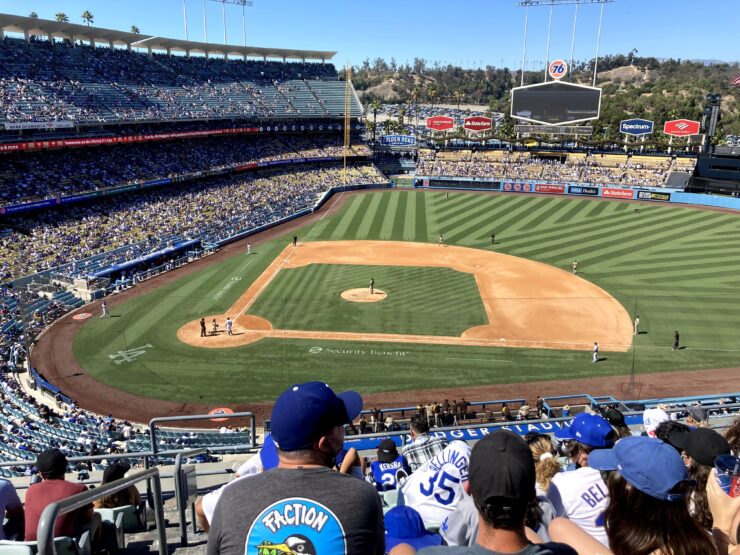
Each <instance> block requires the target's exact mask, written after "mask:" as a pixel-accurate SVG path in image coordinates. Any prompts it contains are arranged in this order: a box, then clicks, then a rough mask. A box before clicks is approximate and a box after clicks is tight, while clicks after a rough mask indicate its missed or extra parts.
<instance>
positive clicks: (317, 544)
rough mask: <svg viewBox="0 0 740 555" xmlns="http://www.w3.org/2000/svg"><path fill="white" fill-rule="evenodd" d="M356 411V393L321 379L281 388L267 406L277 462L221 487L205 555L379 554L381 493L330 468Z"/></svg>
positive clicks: (382, 547) (381, 542) (382, 538)
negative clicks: (339, 390) (337, 389)
mask: <svg viewBox="0 0 740 555" xmlns="http://www.w3.org/2000/svg"><path fill="white" fill-rule="evenodd" d="M361 410H362V397H360V395H359V394H358V393H355V392H354V391H347V392H344V393H341V394H339V395H337V394H335V393H334V391H332V389H331V388H330V387H329V386H328V385H326V384H325V383H322V382H308V383H303V384H297V385H294V386H292V387H290V388H288V389H287V390H286V391H284V392H283V393H282V394H281V395H280V397H279V398H278V400H277V401H276V403H275V406H274V407H273V409H272V421H271V432H272V439H273V441H274V442H275V445H276V446H277V454H278V460H279V463H278V466H277V468H274V469H272V470H270V471H269V472H263V473H262V474H258V475H256V476H253V477H251V478H249V479H248V480H239V481H238V482H234V483H233V484H232V485H230V486H229V487H228V488H226V489H225V490H224V492H223V494H222V496H221V499H220V500H219V502H218V504H217V505H216V509H215V511H214V514H213V520H212V522H211V530H210V532H209V535H208V555H219V554H224V555H245V554H248V555H252V554H256V555H264V554H268V553H304V554H306V555H319V554H323V553H332V554H348V553H352V554H355V553H356V554H360V555H362V554H377V555H380V554H382V553H384V551H385V531H384V527H383V510H382V506H381V501H380V497H379V496H378V494H377V492H376V491H375V488H374V487H373V486H372V485H371V484H369V483H367V482H363V481H362V480H357V479H355V478H353V477H351V476H347V475H345V474H341V473H339V472H332V471H331V467H332V466H333V464H334V459H335V457H336V455H337V453H339V451H340V450H341V449H342V445H343V443H344V425H345V424H349V423H350V422H352V420H353V419H354V418H356V417H357V416H358V415H359V414H360V411H361Z"/></svg>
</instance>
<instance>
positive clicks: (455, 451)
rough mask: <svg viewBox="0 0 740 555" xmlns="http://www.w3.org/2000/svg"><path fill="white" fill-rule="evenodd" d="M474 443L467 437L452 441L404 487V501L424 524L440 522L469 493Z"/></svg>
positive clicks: (407, 481) (415, 473)
mask: <svg viewBox="0 0 740 555" xmlns="http://www.w3.org/2000/svg"><path fill="white" fill-rule="evenodd" d="M470 452H471V447H470V446H469V445H468V444H467V443H465V442H463V441H453V442H451V443H450V444H449V445H448V446H447V447H445V449H444V450H443V451H441V452H440V453H437V454H436V455H435V456H434V457H432V458H431V459H429V460H428V461H427V462H425V463H424V464H423V465H422V466H421V467H420V468H419V469H418V470H416V471H415V472H414V473H413V474H412V475H411V476H410V477H409V479H408V480H406V483H405V484H404V485H403V487H402V488H401V492H402V494H403V498H404V504H405V505H408V506H409V507H412V508H414V509H416V510H417V511H418V512H419V514H420V515H421V518H422V519H423V520H424V524H425V525H427V526H429V525H432V524H436V525H439V524H441V523H442V522H444V520H445V519H446V518H447V516H448V515H449V514H450V513H451V512H452V511H453V510H455V506H456V505H457V503H458V502H459V501H460V500H461V499H462V498H463V497H464V496H465V491H464V490H463V482H466V481H467V480H468V464H469V462H470Z"/></svg>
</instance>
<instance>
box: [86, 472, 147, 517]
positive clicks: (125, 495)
mask: <svg viewBox="0 0 740 555" xmlns="http://www.w3.org/2000/svg"><path fill="white" fill-rule="evenodd" d="M129 470H131V465H130V464H128V463H127V462H114V463H113V464H111V465H109V466H108V468H106V469H105V470H104V471H103V482H102V483H103V484H109V483H111V482H115V481H116V480H120V479H121V478H123V477H124V476H125V475H126V472H128V471H129ZM140 503H141V495H139V490H138V489H136V486H134V485H131V486H129V487H128V488H126V489H124V490H121V491H118V492H116V493H113V494H111V495H108V496H106V497H102V498H100V499H97V500H96V501H94V502H93V505H94V506H95V508H101V509H114V508H116V507H125V506H127V505H133V506H134V507H138V506H139V504H140Z"/></svg>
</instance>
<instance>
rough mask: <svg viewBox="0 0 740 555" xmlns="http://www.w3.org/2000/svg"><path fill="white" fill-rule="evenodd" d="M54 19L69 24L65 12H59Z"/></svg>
mask: <svg viewBox="0 0 740 555" xmlns="http://www.w3.org/2000/svg"><path fill="white" fill-rule="evenodd" d="M54 19H56V20H57V21H59V22H61V23H69V18H68V17H67V14H66V13H64V12H57V13H56V14H54Z"/></svg>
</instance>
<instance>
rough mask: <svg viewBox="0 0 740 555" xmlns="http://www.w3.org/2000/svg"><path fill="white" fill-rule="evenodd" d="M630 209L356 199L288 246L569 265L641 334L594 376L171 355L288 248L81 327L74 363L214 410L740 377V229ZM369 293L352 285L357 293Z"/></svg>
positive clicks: (448, 364) (411, 350)
mask: <svg viewBox="0 0 740 555" xmlns="http://www.w3.org/2000/svg"><path fill="white" fill-rule="evenodd" d="M635 206H636V205H635V204H633V203H626V202H608V201H593V200H586V199H578V198H566V197H531V196H526V195H471V194H465V193H450V195H449V198H448V199H446V198H445V193H443V192H424V193H421V192H413V191H388V192H382V193H370V194H365V195H356V196H352V197H350V198H349V199H348V202H347V203H346V204H345V205H344V206H343V208H342V209H341V210H340V211H339V212H337V213H336V214H335V215H333V216H331V217H326V218H324V219H323V220H321V221H319V222H317V223H316V224H314V225H312V226H308V227H306V228H304V229H302V230H300V231H299V232H298V235H299V237H300V239H301V240H302V241H318V240H322V241H324V240H340V239H341V240H347V239H350V240H351V239H387V240H409V241H419V242H433V243H434V242H436V241H437V237H438V235H439V233H443V234H444V236H445V240H446V242H447V243H448V244H455V245H460V246H465V247H473V248H480V249H485V250H490V249H494V250H496V251H498V252H503V253H507V254H512V255H516V256H521V257H525V258H530V259H533V260H538V261H541V262H545V263H547V264H552V265H555V266H558V267H560V268H564V269H569V268H570V264H571V262H572V261H573V259H578V261H579V270H582V272H583V274H582V275H583V277H584V278H585V279H588V280H591V281H593V282H594V283H596V284H598V285H599V286H601V287H603V288H604V289H605V290H607V291H609V292H610V293H611V294H612V295H614V296H615V297H616V298H617V299H618V300H619V301H620V302H622V304H623V305H624V306H625V308H626V309H627V311H628V312H629V313H630V314H634V313H635V311H637V312H638V313H639V314H640V319H641V329H643V330H644V331H646V332H647V333H645V334H642V335H640V336H638V337H637V338H636V339H635V345H634V350H633V351H630V352H627V353H604V356H605V357H606V359H607V360H605V361H604V362H603V363H600V364H599V365H598V366H597V367H594V365H592V364H591V363H590V353H584V352H573V351H553V350H531V349H504V348H477V347H454V346H429V345H402V344H379V343H356V342H352V343H351V344H347V343H343V342H326V341H321V342H315V341H304V340H282V339H265V340H262V341H260V342H258V343H255V344H253V345H248V346H244V347H239V348H230V349H223V350H219V351H213V350H210V349H197V348H194V347H189V346H186V345H183V344H181V343H180V342H179V341H178V340H177V338H176V336H175V333H176V331H177V329H178V328H179V327H180V326H181V325H182V324H183V323H185V322H187V321H190V320H193V319H195V318H199V317H200V316H201V315H203V314H211V313H223V312H224V311H225V310H226V309H227V308H228V307H230V306H231V305H232V304H233V303H234V301H235V300H236V299H237V298H238V297H239V296H240V295H241V294H242V293H243V292H244V290H245V289H246V287H247V286H248V285H249V283H251V282H252V281H253V280H254V279H255V278H256V277H257V276H258V275H259V274H260V273H261V272H262V271H263V270H264V269H265V268H266V267H267V265H269V264H270V262H271V261H272V260H273V259H274V258H275V257H276V256H277V254H278V253H279V252H280V251H281V250H282V249H283V248H284V247H285V245H286V244H287V243H288V241H289V238H288V237H281V238H279V239H277V240H275V241H273V242H271V243H268V244H266V245H260V248H259V249H258V252H257V254H255V255H252V256H246V254H245V255H239V256H236V257H234V258H232V259H230V260H229V261H227V262H224V263H222V264H219V265H218V266H214V267H209V268H206V269H204V270H201V271H199V272H197V273H195V274H193V275H191V276H188V277H186V278H182V279H180V280H178V281H176V282H173V283H171V284H169V285H167V286H165V287H162V288H159V289H157V290H156V291H154V292H151V293H149V294H147V295H143V296H141V297H138V298H135V299H132V300H130V301H128V302H127V303H125V304H124V305H123V306H121V307H120V308H119V307H116V309H115V310H114V311H113V312H114V315H116V316H120V317H118V318H110V319H97V318H95V319H91V321H89V322H88V323H87V324H86V325H85V326H84V327H83V329H82V331H81V332H80V333H79V334H78V336H77V337H76V338H75V342H74V350H75V354H76V355H77V357H78V358H79V360H80V362H81V363H82V365H83V367H84V368H85V369H86V371H88V372H89V373H90V374H92V375H93V376H95V377H96V378H98V379H100V380H102V381H104V382H106V383H109V384H110V385H113V386H116V387H119V388H122V389H125V390H127V391H131V392H134V393H137V394H141V395H147V396H151V397H155V398H165V399H171V400H180V401H189V400H199V401H201V402H206V403H219V404H223V403H230V402H231V403H233V402H248V401H257V400H265V399H266V400H271V399H274V397H275V395H276V394H277V393H278V392H279V391H280V390H281V389H283V388H284V387H285V386H286V385H289V384H290V383H293V382H296V381H301V380H305V379H309V378H310V379H323V380H326V381H328V382H329V383H331V384H332V385H333V386H336V387H338V388H339V389H341V388H347V387H356V388H359V389H360V390H361V391H365V392H377V391H389V390H404V389H409V388H411V389H419V388H421V387H446V386H447V387H449V386H465V385H475V384H484V383H485V384H491V383H494V384H495V383H510V382H515V381H532V380H545V379H558V378H582V377H586V376H592V375H593V374H594V372H595V371H597V372H598V374H599V375H613V374H624V373H628V372H629V371H630V369H631V368H632V367H634V369H635V372H637V373H642V372H660V371H672V370H685V369H697V368H717V367H734V366H739V365H740V341H738V330H740V293H738V291H739V288H738V286H739V285H740V255H739V253H738V247H737V244H738V239H740V218H738V217H736V216H734V215H731V214H724V213H718V212H711V211H700V210H696V209H691V208H684V207H676V206H669V205H663V204H651V205H645V204H641V205H639V207H640V210H639V212H638V213H636V212H635V211H634V207H635ZM492 231H495V232H496V241H497V244H496V245H494V246H492V245H491V244H490V234H491V232H492ZM374 271H375V270H374ZM377 279H378V278H377V277H376V281H377ZM366 282H367V277H366V276H365V274H364V273H363V277H362V280H361V282H360V284H359V285H357V286H358V287H361V286H364V285H366ZM416 285H417V286H418V288H420V289H423V288H425V287H427V286H428V285H429V283H428V282H427V281H426V280H420V281H419V282H417V283H416ZM302 287H303V285H296V290H298V288H301V290H302ZM299 294H300V293H299ZM378 304H379V305H382V304H383V303H378ZM442 313H443V314H445V315H447V314H449V311H443V312H442ZM463 316H465V317H467V316H469V315H463ZM673 330H679V331H680V332H681V338H682V343H684V344H685V345H686V347H687V348H686V349H685V350H682V351H678V352H673V351H671V350H670V344H671V340H672V337H673ZM146 344H151V345H152V347H150V348H147V352H146V354H145V355H142V356H141V357H140V358H138V359H137V360H136V361H135V362H126V363H122V364H120V365H116V364H114V362H113V361H112V360H111V359H110V358H109V356H110V355H111V354H115V353H116V352H117V351H119V350H126V349H130V348H132V347H137V346H141V345H146ZM728 377H729V376H728ZM257 384H259V385H257Z"/></svg>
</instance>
